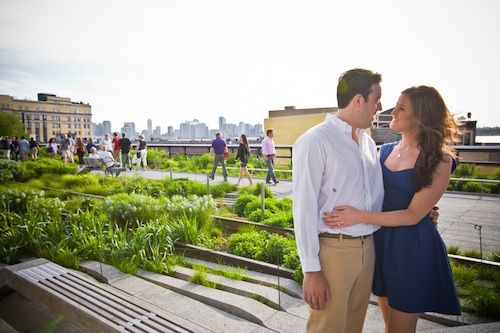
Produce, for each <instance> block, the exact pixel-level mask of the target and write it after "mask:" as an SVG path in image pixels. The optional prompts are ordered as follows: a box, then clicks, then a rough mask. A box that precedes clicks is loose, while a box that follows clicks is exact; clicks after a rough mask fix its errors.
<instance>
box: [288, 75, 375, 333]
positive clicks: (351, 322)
mask: <svg viewBox="0 0 500 333" xmlns="http://www.w3.org/2000/svg"><path fill="white" fill-rule="evenodd" d="M381 80H382V78H381V75H380V74H378V73H374V72H372V71H369V70H364V69H353V70H350V71H347V72H345V73H344V74H342V75H341V77H340V79H339V82H338V86H337V101H338V108H339V110H338V113H337V115H336V116H333V115H328V116H327V119H326V120H325V121H324V122H323V123H321V124H319V125H317V126H315V127H313V128H311V129H309V130H308V131H307V132H306V133H304V134H303V135H302V136H301V137H300V138H299V139H298V140H297V142H296V143H295V145H294V148H293V152H294V154H293V177H294V179H293V219H294V223H295V235H296V241H297V247H298V253H299V257H300V260H301V264H302V270H303V272H304V282H303V291H304V300H305V301H306V302H307V303H308V304H309V306H310V308H311V310H310V317H309V321H308V323H307V331H308V332H348V333H352V332H361V331H362V329H363V323H364V319H365V314H366V310H367V307H368V301H369V297H370V293H371V287H372V278H373V271H374V265H375V249H374V245H373V237H372V233H373V232H374V231H376V230H377V229H378V228H379V227H377V226H373V225H365V224H358V225H355V226H351V227H346V228H342V229H336V230H333V229H331V228H328V227H327V226H326V225H325V224H323V222H322V215H323V213H324V212H330V211H332V210H333V209H334V208H335V207H336V206H339V205H349V206H352V207H355V208H357V209H361V210H371V211H380V210H381V208H382V202H383V198H384V187H383V183H382V171H381V166H380V163H379V160H378V157H377V148H376V146H375V143H374V141H373V139H372V138H371V137H369V136H368V134H366V133H365V132H364V129H366V128H369V127H370V126H371V123H372V121H373V117H374V115H375V113H376V112H377V111H379V110H381V104H380V97H381V88H380V81H381Z"/></svg>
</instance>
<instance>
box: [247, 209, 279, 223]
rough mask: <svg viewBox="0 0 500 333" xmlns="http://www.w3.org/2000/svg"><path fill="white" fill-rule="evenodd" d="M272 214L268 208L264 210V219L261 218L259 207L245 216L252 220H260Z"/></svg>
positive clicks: (266, 218) (269, 217)
mask: <svg viewBox="0 0 500 333" xmlns="http://www.w3.org/2000/svg"><path fill="white" fill-rule="evenodd" d="M272 216H273V213H271V212H270V211H268V210H264V219H263V218H262V211H261V209H260V208H259V209H256V210H254V211H253V212H252V213H250V215H248V216H247V219H248V220H250V221H252V222H262V221H266V220H269V219H271V218H272Z"/></svg>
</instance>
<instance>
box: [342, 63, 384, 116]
mask: <svg viewBox="0 0 500 333" xmlns="http://www.w3.org/2000/svg"><path fill="white" fill-rule="evenodd" d="M380 81H382V75H380V74H379V73H375V72H372V71H370V70H368V69H361V68H355V69H351V70H348V71H347V72H344V73H343V74H342V75H341V76H340V78H339V84H338V86H337V103H338V107H339V109H343V108H345V107H346V106H347V105H349V103H350V102H351V100H352V99H353V97H354V96H356V95H357V94H361V95H362V96H363V98H364V99H365V100H367V99H368V95H370V91H371V87H372V85H374V84H379V83H380Z"/></svg>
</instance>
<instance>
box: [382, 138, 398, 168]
mask: <svg viewBox="0 0 500 333" xmlns="http://www.w3.org/2000/svg"><path fill="white" fill-rule="evenodd" d="M396 144H397V142H390V143H386V144H384V145H382V147H380V162H381V163H382V164H384V163H385V160H386V159H387V157H388V156H389V155H390V154H391V152H392V150H393V149H394V147H395V146H396Z"/></svg>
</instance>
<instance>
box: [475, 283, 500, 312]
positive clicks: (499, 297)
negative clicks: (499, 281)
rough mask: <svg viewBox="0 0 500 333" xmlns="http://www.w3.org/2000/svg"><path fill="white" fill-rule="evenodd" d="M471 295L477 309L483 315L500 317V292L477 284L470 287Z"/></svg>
mask: <svg viewBox="0 0 500 333" xmlns="http://www.w3.org/2000/svg"><path fill="white" fill-rule="evenodd" d="M470 291H471V294H470V296H469V298H470V300H471V302H472V304H474V307H475V308H476V311H477V312H478V313H479V314H481V316H485V317H489V318H495V319H498V318H500V293H499V292H497V291H495V290H493V289H491V288H489V287H485V286H475V287H474V288H471V289H470Z"/></svg>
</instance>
